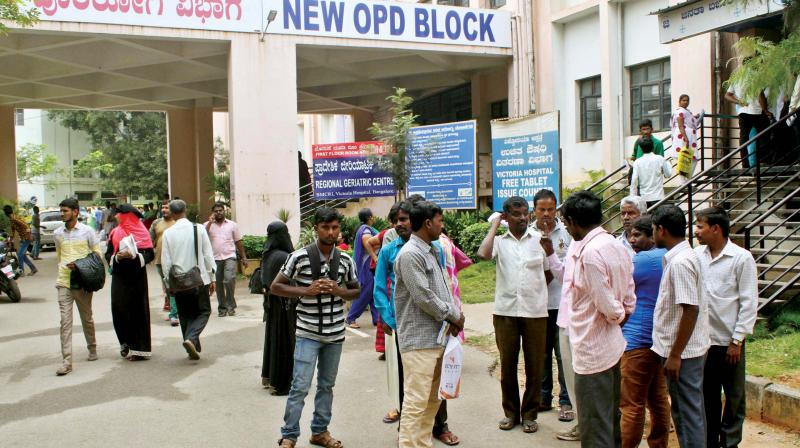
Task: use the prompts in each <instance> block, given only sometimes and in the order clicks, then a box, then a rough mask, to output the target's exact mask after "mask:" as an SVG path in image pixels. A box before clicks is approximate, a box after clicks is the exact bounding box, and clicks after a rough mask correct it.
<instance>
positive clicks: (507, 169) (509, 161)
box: [492, 112, 561, 211]
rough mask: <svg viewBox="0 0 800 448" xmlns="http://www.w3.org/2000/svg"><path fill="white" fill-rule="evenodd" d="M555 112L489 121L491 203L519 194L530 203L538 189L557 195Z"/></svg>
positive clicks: (500, 203) (499, 206) (500, 206)
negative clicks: (490, 134)
mask: <svg viewBox="0 0 800 448" xmlns="http://www.w3.org/2000/svg"><path fill="white" fill-rule="evenodd" d="M559 165H560V157H559V138H558V113H557V112H552V113H548V114H542V115H533V116H530V117H524V118H519V119H513V120H495V121H492V205H493V208H494V210H496V211H501V210H502V209H503V202H505V200H506V199H508V198H510V197H513V196H521V197H523V198H525V199H527V200H528V202H529V203H530V204H531V207H533V196H534V195H535V194H536V192H538V191H539V190H542V189H547V190H550V191H552V192H553V193H555V195H556V201H557V202H558V201H559V200H560V196H561V191H560V190H561V180H560V173H559V171H560V170H559Z"/></svg>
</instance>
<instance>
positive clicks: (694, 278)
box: [653, 205, 711, 448]
mask: <svg viewBox="0 0 800 448" xmlns="http://www.w3.org/2000/svg"><path fill="white" fill-rule="evenodd" d="M653 238H654V239H655V242H656V246H658V247H659V248H665V249H667V254H666V255H664V263H665V264H664V275H663V276H662V277H661V285H660V286H659V293H658V300H657V301H656V309H655V313H654V316H653V351H654V352H656V354H657V355H659V356H660V357H661V358H662V362H663V363H664V373H666V375H667V387H668V389H669V395H670V397H671V398H672V420H673V422H674V423H675V432H676V433H677V434H678V442H679V443H680V446H681V448H692V447H698V448H699V447H705V446H706V414H705V405H704V400H703V369H704V366H705V357H706V352H707V351H708V347H709V345H710V344H711V342H710V340H709V335H708V304H707V303H704V301H703V296H702V294H701V291H702V287H703V286H702V283H701V282H702V281H703V275H702V266H701V264H700V260H699V258H698V257H697V254H696V253H695V251H694V250H692V248H691V246H689V242H688V241H686V217H685V216H684V214H683V211H682V210H681V209H680V208H679V207H678V206H676V205H662V206H660V207H658V208H657V209H656V210H655V211H654V212H653Z"/></svg>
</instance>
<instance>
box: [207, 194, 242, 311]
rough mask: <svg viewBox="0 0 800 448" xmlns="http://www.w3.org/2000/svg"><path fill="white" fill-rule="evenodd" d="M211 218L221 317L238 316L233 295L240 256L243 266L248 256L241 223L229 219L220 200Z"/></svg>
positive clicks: (209, 222) (212, 210)
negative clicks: (237, 261) (240, 227)
mask: <svg viewBox="0 0 800 448" xmlns="http://www.w3.org/2000/svg"><path fill="white" fill-rule="evenodd" d="M211 212H212V214H211V218H210V219H209V220H208V222H206V232H208V237H209V238H210V239H211V247H212V248H214V260H215V261H216V262H217V283H219V284H220V287H219V288H217V313H218V314H217V316H219V317H225V316H235V315H236V299H235V298H234V296H233V293H234V290H235V289H236V256H237V253H238V256H239V259H240V260H242V265H244V267H247V258H246V257H245V256H244V245H243V244H242V234H241V233H239V226H238V225H237V224H236V223H235V222H233V221H231V220H230V219H226V218H225V204H223V203H222V202H217V203H216V204H214V207H212V209H211Z"/></svg>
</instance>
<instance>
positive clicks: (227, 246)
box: [205, 219, 242, 261]
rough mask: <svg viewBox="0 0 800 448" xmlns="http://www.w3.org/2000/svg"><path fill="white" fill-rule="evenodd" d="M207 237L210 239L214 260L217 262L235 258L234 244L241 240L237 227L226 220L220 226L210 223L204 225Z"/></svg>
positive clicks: (214, 222) (213, 222)
mask: <svg viewBox="0 0 800 448" xmlns="http://www.w3.org/2000/svg"><path fill="white" fill-rule="evenodd" d="M205 228H206V230H207V231H208V237H209V238H210V239H211V247H212V249H213V250H214V259H215V260H217V261H222V260H227V259H229V258H236V242H237V241H240V240H241V239H242V234H241V233H239V226H238V225H237V224H236V223H235V222H233V221H231V220H230V219H226V220H225V221H222V224H217V222H216V221H211V222H210V224H209V223H207V224H206V225H205Z"/></svg>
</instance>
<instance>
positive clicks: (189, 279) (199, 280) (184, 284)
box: [168, 225, 205, 292]
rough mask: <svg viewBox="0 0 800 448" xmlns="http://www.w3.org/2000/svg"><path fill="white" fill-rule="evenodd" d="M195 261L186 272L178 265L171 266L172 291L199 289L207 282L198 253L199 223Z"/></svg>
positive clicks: (195, 240) (170, 285) (195, 245)
mask: <svg viewBox="0 0 800 448" xmlns="http://www.w3.org/2000/svg"><path fill="white" fill-rule="evenodd" d="M193 233H194V261H195V264H194V266H192V268H191V269H189V270H188V271H186V272H180V271H178V269H177V266H175V265H172V267H170V268H169V276H168V277H169V289H170V290H172V292H185V291H190V290H193V289H197V288H199V287H201V286H203V285H204V284H205V282H204V281H203V276H202V275H201V273H200V258H199V256H198V254H197V225H195V226H194V232H193Z"/></svg>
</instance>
